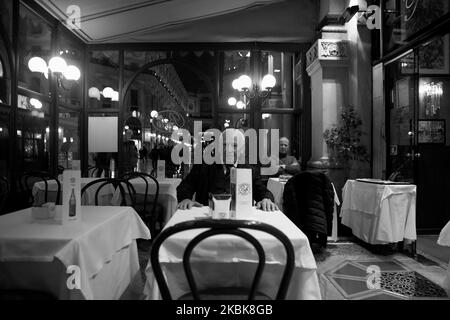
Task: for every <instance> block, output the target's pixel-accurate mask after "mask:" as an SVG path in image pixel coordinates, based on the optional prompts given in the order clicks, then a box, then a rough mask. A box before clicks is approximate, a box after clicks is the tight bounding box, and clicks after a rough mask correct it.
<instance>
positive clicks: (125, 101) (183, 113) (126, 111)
mask: <svg viewBox="0 0 450 320" xmlns="http://www.w3.org/2000/svg"><path fill="white" fill-rule="evenodd" d="M163 65H166V66H164V67H161V66H163ZM169 65H170V67H169V68H168V67H167V66H169ZM158 66H159V67H160V68H161V69H163V70H167V69H171V68H175V69H176V70H175V71H176V72H177V73H178V72H181V73H180V74H185V73H189V74H192V75H195V77H196V78H197V79H198V81H199V82H200V83H201V84H202V86H203V89H206V91H207V92H209V103H208V105H209V107H210V119H209V120H208V121H209V125H211V124H212V125H213V126H216V125H217V104H218V97H217V96H218V95H217V91H216V88H215V86H214V85H213V82H212V80H211V77H210V76H209V75H207V74H206V73H204V72H203V71H202V70H199V69H197V68H196V67H195V66H193V65H191V64H189V63H188V62H185V61H181V60H178V59H174V58H167V59H158V60H155V61H152V62H149V63H146V64H144V65H143V66H141V67H140V68H139V69H138V70H137V71H135V72H134V73H133V74H132V76H131V77H130V78H129V79H128V80H127V82H126V83H125V85H124V86H123V87H122V90H121V94H120V99H119V101H120V113H121V117H120V118H121V120H120V122H121V123H122V124H125V123H126V122H128V121H129V118H130V117H128V116H129V115H130V111H131V114H132V116H134V115H133V114H140V112H139V110H136V109H134V105H133V102H132V101H134V100H137V98H135V97H136V94H135V91H137V90H140V89H138V88H139V86H141V87H142V83H143V82H145V81H143V80H142V79H141V78H144V77H146V78H147V79H148V78H152V79H153V80H151V81H154V80H155V79H156V80H159V82H160V83H159V85H161V86H162V85H163V86H164V88H166V86H165V84H164V83H165V82H164V81H162V82H161V78H159V75H161V73H159V74H158V75H157V72H158V70H157V69H158V68H155V67H158ZM155 69H156V72H155ZM180 70H183V71H180ZM169 78H170V77H169ZM165 80H168V82H167V81H166V83H167V84H170V82H171V81H170V79H165ZM156 82H157V81H156ZM136 83H138V84H136ZM139 83H141V84H140V85H139ZM146 83H147V82H146ZM176 83H177V82H176ZM182 83H183V81H182ZM187 83H191V82H189V81H188V82H184V84H187ZM136 87H138V88H136ZM183 89H184V88H183ZM186 89H188V88H186ZM145 91H146V92H147V93H148V92H153V91H152V89H148V88H146V90H145ZM175 91H176V90H175ZM186 91H187V90H185V93H186ZM204 96H205V94H204V93H203V94H197V97H198V101H200V100H201V98H203V100H204ZM170 97H171V98H170ZM189 97H191V96H190V95H189ZM169 100H173V102H174V103H173V104H169V105H158V109H155V110H157V111H158V112H160V113H161V114H162V113H164V115H165V116H171V117H172V116H173V117H174V118H179V119H180V118H181V122H182V123H183V125H181V126H180V125H178V124H176V126H178V127H179V128H181V127H184V128H186V129H188V127H187V126H184V125H185V124H191V125H192V122H191V121H189V120H191V118H190V115H191V111H190V109H189V108H190V105H191V104H190V100H189V101H185V100H184V99H181V100H183V101H182V103H181V101H179V100H180V99H178V100H177V98H176V95H170V96H169ZM199 104H200V103H199ZM150 105H152V104H150ZM133 110H134V111H133ZM150 110H151V109H150ZM141 111H142V110H141ZM171 113H172V114H171ZM142 114H146V115H147V116H148V115H149V110H146V112H142ZM187 114H189V116H187ZM200 114H201V112H200ZM159 118H160V119H159V120H158V123H159V122H161V119H162V118H161V117H159ZM167 118H169V117H167ZM141 119H142V122H143V123H142V128H143V131H142V136H141V137H142V140H141V141H136V140H135V139H134V138H133V137H132V136H130V134H129V132H126V131H125V129H124V132H123V135H124V141H123V143H122V142H121V143H120V146H121V147H122V148H123V149H122V150H120V154H119V162H120V165H121V166H122V164H125V165H126V164H127V163H128V161H127V159H126V158H125V157H126V154H125V153H124V152H125V150H126V145H127V141H125V140H127V139H132V140H135V142H136V145H137V146H139V147H142V146H145V145H147V151H149V150H148V149H149V148H152V147H153V146H154V141H153V140H152V139H150V140H151V141H152V142H151V143H146V142H145V140H146V137H147V134H150V132H152V133H153V134H154V131H153V129H156V130H158V129H159V128H160V124H158V123H156V119H151V118H150V119H148V118H145V117H141ZM148 120H150V121H153V123H152V124H150V127H149V128H147V129H146V125H147V124H148ZM165 120H167V119H165ZM170 120H171V121H170V123H171V124H174V123H172V118H170ZM211 122H212V123H211ZM124 128H125V127H124ZM128 128H130V126H128ZM171 128H172V127H170V128H169V134H168V132H167V131H166V132H163V133H164V134H165V135H166V136H167V135H168V136H169V139H167V137H166V140H165V141H166V142H167V141H168V142H169V143H173V142H172V141H170V132H171V130H172V129H171ZM173 128H175V126H173ZM147 130H148V131H149V132H147ZM158 144H159V142H158ZM172 145H173V144H172ZM123 169H125V171H126V168H123Z"/></svg>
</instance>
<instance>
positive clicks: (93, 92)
mask: <svg viewBox="0 0 450 320" xmlns="http://www.w3.org/2000/svg"><path fill="white" fill-rule="evenodd" d="M105 89H106V90H105ZM88 96H89V108H91V109H93V108H95V109H101V108H118V107H119V52H118V51H92V52H90V63H89V71H88Z"/></svg>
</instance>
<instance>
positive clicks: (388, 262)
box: [316, 243, 448, 300]
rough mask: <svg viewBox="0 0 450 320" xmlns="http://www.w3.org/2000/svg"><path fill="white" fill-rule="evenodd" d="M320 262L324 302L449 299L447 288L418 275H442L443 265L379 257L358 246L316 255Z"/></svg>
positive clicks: (334, 248)
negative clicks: (337, 300) (441, 267)
mask: <svg viewBox="0 0 450 320" xmlns="http://www.w3.org/2000/svg"><path fill="white" fill-rule="evenodd" d="M316 262H317V265H318V269H319V277H320V279H321V289H322V291H323V298H324V299H350V300H359V299H370V300H391V299H401V300H406V299H448V297H447V294H446V292H445V290H444V289H443V288H441V287H440V286H439V285H438V284H436V283H435V282H433V281H431V280H430V279H428V278H427V277H425V276H424V275H423V274H421V273H419V272H417V270H420V271H423V270H426V268H428V269H429V270H431V271H430V272H429V274H432V273H433V272H434V271H435V270H437V271H439V272H440V271H441V270H440V269H436V268H440V267H439V266H435V265H432V264H421V263H420V262H418V261H416V260H413V259H411V258H409V257H407V256H404V255H401V254H396V253H392V254H387V255H378V254H374V253H372V252H371V251H369V250H368V249H366V248H364V247H362V246H360V245H358V244H355V243H342V244H335V245H331V246H329V247H328V248H327V249H326V250H325V251H324V252H323V253H321V254H319V255H316ZM415 267H416V268H415ZM430 268H431V269H430ZM428 269H427V270H428ZM429 270H428V271H429ZM324 280H325V281H324ZM330 284H331V286H330ZM330 291H335V292H337V293H338V294H336V293H335V294H334V295H333V294H330Z"/></svg>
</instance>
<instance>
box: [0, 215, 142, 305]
mask: <svg viewBox="0 0 450 320" xmlns="http://www.w3.org/2000/svg"><path fill="white" fill-rule="evenodd" d="M81 216H82V219H81V222H80V223H79V224H70V225H69V224H68V225H59V224H57V223H56V222H55V221H54V220H49V221H48V222H47V223H45V222H40V223H36V222H33V221H32V219H31V210H30V209H25V210H21V211H17V212H14V213H11V214H7V215H4V216H1V217H0V266H1V268H2V270H3V272H2V273H5V272H8V273H9V274H10V275H11V278H9V279H5V278H0V280H2V282H0V287H1V288H7V287H16V285H17V283H14V282H13V281H11V279H20V278H21V277H28V278H29V275H30V274H35V277H34V279H30V282H25V283H19V285H20V284H21V285H23V286H25V288H29V287H26V286H27V285H30V286H31V288H32V289H40V287H39V286H38V285H36V283H40V284H43V283H45V284H46V285H47V284H49V283H52V282H53V284H52V285H49V287H51V288H52V289H54V290H55V291H53V292H52V293H53V294H54V295H55V296H57V297H60V298H67V297H73V296H74V295H72V294H71V293H67V287H66V280H67V277H68V275H67V274H66V269H65V268H67V267H69V266H73V265H74V266H79V268H80V270H81V289H80V291H81V292H80V294H79V295H78V297H82V298H85V299H113V298H118V297H119V296H117V295H119V294H121V293H122V292H123V290H122V292H119V291H120V290H117V289H118V288H119V287H120V288H122V289H123V288H124V287H126V286H125V285H127V284H129V282H128V283H126V281H125V282H123V281H124V280H123V279H129V280H130V279H131V278H132V275H136V274H139V261H138V258H137V249H136V243H135V239H138V238H143V239H150V232H149V230H148V228H147V227H146V226H145V224H144V223H143V222H142V220H141V219H140V218H139V216H138V214H137V213H136V211H134V209H132V208H130V207H89V206H84V207H82V212H81ZM45 263H47V266H48V267H49V269H50V270H59V272H62V274H57V273H56V274H55V273H50V274H48V273H44V274H43V275H44V276H45V275H46V276H48V277H50V278H47V279H36V277H38V274H36V269H35V267H36V266H40V267H41V269H43V270H45V269H46V268H44V266H45ZM13 267H18V269H17V270H14V269H13ZM20 271H22V273H20ZM17 272H19V273H17ZM44 272H45V271H44ZM108 275H109V276H108ZM41 276H42V274H41ZM101 279H103V280H101ZM61 281H62V282H61ZM36 286H37V287H36ZM113 287H114V288H115V289H116V292H115V291H111V290H112V289H113ZM22 288H24V287H22ZM31 288H29V289H31ZM104 288H110V289H111V290H109V291H105V290H104ZM102 293H104V294H106V296H104V295H102ZM112 293H115V294H117V295H114V296H111V294H112ZM75 296H77V295H76V294H75Z"/></svg>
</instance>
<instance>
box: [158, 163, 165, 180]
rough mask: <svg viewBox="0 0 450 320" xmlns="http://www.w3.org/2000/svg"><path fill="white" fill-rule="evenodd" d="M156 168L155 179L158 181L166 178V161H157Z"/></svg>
mask: <svg viewBox="0 0 450 320" xmlns="http://www.w3.org/2000/svg"><path fill="white" fill-rule="evenodd" d="M156 168H157V171H156V177H157V178H158V179H164V178H165V177H166V161H164V160H158V164H157V166H156Z"/></svg>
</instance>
